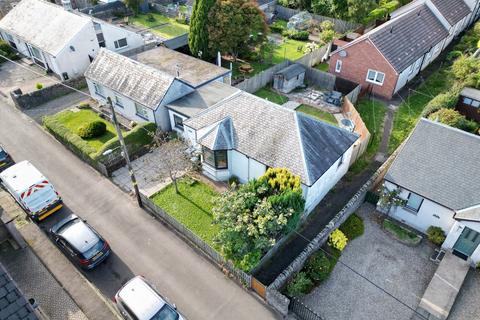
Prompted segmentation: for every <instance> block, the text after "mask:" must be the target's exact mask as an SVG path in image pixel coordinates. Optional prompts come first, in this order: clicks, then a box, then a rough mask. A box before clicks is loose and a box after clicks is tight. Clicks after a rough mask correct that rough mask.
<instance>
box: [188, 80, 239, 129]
mask: <svg viewBox="0 0 480 320" xmlns="http://www.w3.org/2000/svg"><path fill="white" fill-rule="evenodd" d="M242 92H243V91H242V90H240V89H239V90H238V91H237V92H234V93H233V94H231V95H230V96H228V97H226V98H224V99H222V100H220V101H218V102H216V103H215V104H213V105H211V106H210V107H208V108H206V109H204V110H202V111H200V112H199V113H197V114H196V115H194V116H193V117H191V118H189V119H187V120H185V123H186V124H187V125H188V121H189V120H192V119H195V118H198V117H200V116H202V115H204V114H205V113H207V112H210V111H211V110H213V109H216V108H218V107H221V106H222V105H223V103H225V102H227V101H229V100H232V99H234V98H235V97H236V96H238V95H240V93H242ZM222 119H223V118H222ZM202 128H204V127H202Z"/></svg>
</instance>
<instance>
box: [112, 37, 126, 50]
mask: <svg viewBox="0 0 480 320" xmlns="http://www.w3.org/2000/svg"><path fill="white" fill-rule="evenodd" d="M114 45H115V48H116V49H120V48H123V47H126V46H127V45H128V44H127V38H122V39H118V40H116V41H114Z"/></svg>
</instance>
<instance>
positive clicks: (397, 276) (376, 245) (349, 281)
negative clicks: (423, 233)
mask: <svg viewBox="0 0 480 320" xmlns="http://www.w3.org/2000/svg"><path fill="white" fill-rule="evenodd" d="M374 212H375V211H374V207H373V206H372V205H369V204H364V205H363V206H362V207H360V209H359V210H358V212H357V214H359V215H360V216H361V217H362V218H363V219H364V222H365V233H364V234H363V235H362V236H361V237H359V238H357V239H355V240H353V241H352V242H351V243H350V244H349V245H348V246H347V248H346V249H345V251H344V252H343V255H342V257H341V261H342V262H344V263H345V264H347V265H348V266H350V267H352V268H353V269H354V270H356V271H358V272H359V273H360V274H362V275H364V276H366V277H367V278H368V279H369V280H371V281H373V282H374V283H375V284H377V285H379V286H380V287H382V288H385V289H386V290H387V291H388V292H389V293H391V294H392V295H393V296H395V297H397V298H399V299H400V300H402V301H403V302H405V303H406V304H407V305H408V306H410V307H411V308H414V309H415V308H416V307H417V305H418V303H419V300H420V298H421V297H422V296H423V293H424V291H425V289H426V287H427V285H428V283H429V282H430V280H431V278H432V276H433V274H434V272H435V270H436V268H437V265H435V264H434V263H432V262H431V261H430V260H429V258H430V255H431V254H432V253H433V247H431V246H430V245H429V244H428V243H427V241H425V240H423V241H422V243H421V244H420V245H419V246H418V247H408V246H406V245H404V244H401V243H400V242H398V241H396V240H394V239H392V238H390V236H388V235H387V234H386V233H385V232H384V231H383V230H382V229H381V228H380V226H379V224H378V223H377V222H376V219H375V217H376V214H375V213H374ZM302 300H303V302H304V303H305V304H307V305H308V306H309V307H311V308H312V309H314V310H315V311H317V312H318V313H319V314H320V315H321V316H323V317H324V318H325V319H326V320H343V319H350V320H377V319H378V320H384V319H389V320H408V319H410V317H411V316H412V314H413V311H412V310H410V309H409V308H407V307H406V306H404V305H402V304H400V303H399V302H397V301H396V300H394V299H393V298H392V297H390V296H388V295H387V294H385V293H384V292H382V291H381V290H379V289H378V288H376V287H375V286H374V285H372V284H371V283H369V282H367V281H366V280H364V279H363V278H361V277H360V276H358V275H356V274H355V273H353V272H352V271H350V270H349V269H347V268H346V267H345V266H343V265H342V264H340V263H338V264H337V266H336V267H335V269H334V270H333V272H332V274H331V275H330V278H329V279H328V280H327V281H325V282H324V283H323V284H321V285H320V286H319V287H317V288H315V289H314V290H313V291H312V293H310V294H309V295H307V296H305V297H304V298H303V299H302Z"/></svg>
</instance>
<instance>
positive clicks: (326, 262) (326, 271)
mask: <svg viewBox="0 0 480 320" xmlns="http://www.w3.org/2000/svg"><path fill="white" fill-rule="evenodd" d="M303 269H304V270H305V272H306V274H307V276H308V277H309V278H310V279H311V280H312V281H313V282H314V283H315V284H319V283H320V282H322V281H323V280H325V279H327V278H328V276H329V275H330V273H331V272H332V269H333V268H332V264H331V263H330V259H328V257H327V256H326V255H325V253H324V252H323V251H317V252H316V253H314V254H313V255H312V256H311V257H310V258H309V259H308V260H307V262H306V263H305V266H304V267H303Z"/></svg>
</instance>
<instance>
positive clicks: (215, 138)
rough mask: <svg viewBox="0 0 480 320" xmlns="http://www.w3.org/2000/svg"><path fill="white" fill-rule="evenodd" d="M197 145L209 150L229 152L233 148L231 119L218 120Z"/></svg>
mask: <svg viewBox="0 0 480 320" xmlns="http://www.w3.org/2000/svg"><path fill="white" fill-rule="evenodd" d="M199 143H200V144H201V145H203V146H205V147H207V148H209V149H210V150H230V149H233V148H234V146H235V142H234V131H233V124H232V119H230V117H227V118H225V119H223V120H220V121H219V122H218V123H217V124H216V125H215V126H214V127H213V128H212V129H211V130H210V131H209V132H208V133H207V134H205V135H204V136H203V137H202V138H201V139H200V141H199Z"/></svg>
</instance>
